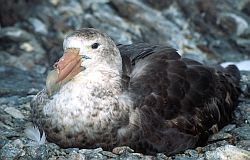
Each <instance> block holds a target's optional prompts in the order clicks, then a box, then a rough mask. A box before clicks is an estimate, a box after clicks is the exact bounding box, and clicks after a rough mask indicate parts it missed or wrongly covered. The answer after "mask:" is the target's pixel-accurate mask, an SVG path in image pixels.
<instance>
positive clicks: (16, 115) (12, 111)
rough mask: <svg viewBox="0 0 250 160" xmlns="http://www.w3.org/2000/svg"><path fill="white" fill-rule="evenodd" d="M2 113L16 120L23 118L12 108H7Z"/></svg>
mask: <svg viewBox="0 0 250 160" xmlns="http://www.w3.org/2000/svg"><path fill="white" fill-rule="evenodd" d="M4 111H5V112H6V113H8V114H10V115H11V116H13V117H14V118H18V119H23V118H24V115H23V114H22V113H21V112H20V111H19V110H18V109H16V108H14V107H7V108H5V109H4Z"/></svg>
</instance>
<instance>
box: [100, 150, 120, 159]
mask: <svg viewBox="0 0 250 160" xmlns="http://www.w3.org/2000/svg"><path fill="white" fill-rule="evenodd" d="M102 154H103V155H104V156H107V157H109V158H115V157H117V155H116V154H114V153H112V152H108V151H102Z"/></svg>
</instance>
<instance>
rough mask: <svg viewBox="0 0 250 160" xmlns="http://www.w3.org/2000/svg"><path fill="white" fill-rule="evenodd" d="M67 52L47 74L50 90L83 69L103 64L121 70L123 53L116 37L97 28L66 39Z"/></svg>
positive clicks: (82, 31)
mask: <svg viewBox="0 0 250 160" xmlns="http://www.w3.org/2000/svg"><path fill="white" fill-rule="evenodd" d="M63 49H64V55H63V56H62V57H61V58H60V59H59V61H58V62H56V63H55V65H54V68H55V69H54V70H53V71H51V72H50V73H49V75H48V77H47V81H46V86H47V90H48V94H49V95H52V94H53V93H54V92H55V91H57V90H58V89H59V88H60V86H61V85H62V84H65V83H66V82H68V81H70V80H71V79H72V78H74V77H75V76H76V75H77V74H79V73H80V72H86V71H87V72H92V71H93V72H94V71H95V70H96V68H98V67H99V68H100V69H101V67H102V66H105V67H109V68H111V69H117V70H121V66H122V65H121V63H122V62H121V56H120V52H119V50H118V48H117V47H116V45H115V43H114V42H113V40H112V39H111V38H110V37H109V36H108V35H107V34H105V33H102V32H100V31H99V30H96V29H93V28H84V29H80V30H76V31H74V32H72V33H70V34H68V35H67V36H66V38H65V39H64V42H63Z"/></svg>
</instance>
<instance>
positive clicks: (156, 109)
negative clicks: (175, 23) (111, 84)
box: [118, 43, 240, 154]
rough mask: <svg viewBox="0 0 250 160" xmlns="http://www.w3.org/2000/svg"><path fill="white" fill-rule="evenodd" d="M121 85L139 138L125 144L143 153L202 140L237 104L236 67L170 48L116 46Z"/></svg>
mask: <svg viewBox="0 0 250 160" xmlns="http://www.w3.org/2000/svg"><path fill="white" fill-rule="evenodd" d="M118 47H119V49H120V52H121V55H122V57H123V71H124V75H123V77H124V81H125V82H124V86H125V87H124V90H125V91H126V92H129V93H130V95H131V96H132V98H133V101H134V104H135V107H137V108H139V110H140V117H141V121H142V122H143V123H142V124H141V127H142V131H141V132H142V133H140V134H141V138H139V139H138V140H137V141H136V142H134V143H132V144H131V146H132V147H134V148H137V149H138V150H139V151H142V152H146V153H153V152H165V153H167V154H172V153H176V152H179V151H182V150H185V149H187V148H192V147H195V146H196V145H197V144H198V143H200V142H203V138H204V135H207V133H209V132H210V131H211V130H213V131H214V130H215V129H216V128H221V127H223V126H224V125H226V124H227V123H228V122H229V121H230V119H231V116H232V112H233V110H234V108H235V107H236V106H237V99H238V96H239V94H240V91H239V78H240V76H239V70H238V69H237V68H236V67H235V66H229V67H228V68H225V69H224V68H221V67H217V68H214V67H209V66H205V65H203V64H201V63H199V62H196V61H194V60H190V59H185V58H181V57H180V56H179V54H178V53H177V52H176V50H174V49H172V48H170V47H162V46H149V45H147V44H143V43H141V44H136V45H120V46H118Z"/></svg>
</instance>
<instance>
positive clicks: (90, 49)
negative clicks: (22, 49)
mask: <svg viewBox="0 0 250 160" xmlns="http://www.w3.org/2000/svg"><path fill="white" fill-rule="evenodd" d="M63 50H64V55H63V56H62V57H61V58H60V59H59V60H58V62H56V63H55V64H54V69H53V70H52V71H51V72H50V73H49V74H48V77H47V81H46V88H45V89H43V90H42V91H40V92H39V93H38V94H37V95H36V96H35V97H34V98H33V100H32V102H31V119H32V121H33V123H34V125H36V126H38V128H39V129H40V130H43V131H44V132H45V133H46V136H47V140H48V141H49V142H53V143H56V144H57V145H59V146H60V147H62V148H70V147H77V148H90V149H91V148H97V147H102V148H103V149H105V150H112V148H114V147H118V146H129V147H130V148H132V149H134V150H135V151H136V152H140V153H144V154H152V155H153V154H156V153H159V152H161V153H165V154H166V155H173V154H176V153H180V152H183V151H185V150H186V149H189V148H195V147H197V146H199V145H200V144H202V143H204V142H206V140H207V137H208V136H207V135H210V134H212V133H215V132H217V131H218V129H221V128H222V127H223V126H225V125H226V124H228V123H229V122H230V120H231V119H232V114H233V111H234V109H235V108H236V107H237V104H238V97H239V96H240V93H241V91H240V87H239V81H240V72H239V70H238V68H237V67H236V66H234V65H229V66H227V67H226V68H223V67H221V66H209V65H205V64H202V63H200V62H197V61H195V60H192V59H188V58H184V57H182V56H180V55H179V54H178V52H177V50H176V49H174V48H172V47H170V46H168V45H157V44H154V45H153V44H148V43H144V42H141V43H134V44H126V45H122V44H116V43H115V42H114V41H113V40H112V39H111V38H110V37H109V36H108V35H107V34H106V33H104V32H102V31H100V30H97V29H94V28H82V29H79V30H75V31H73V32H71V33H69V34H68V35H67V36H66V37H65V39H64V42H63Z"/></svg>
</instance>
